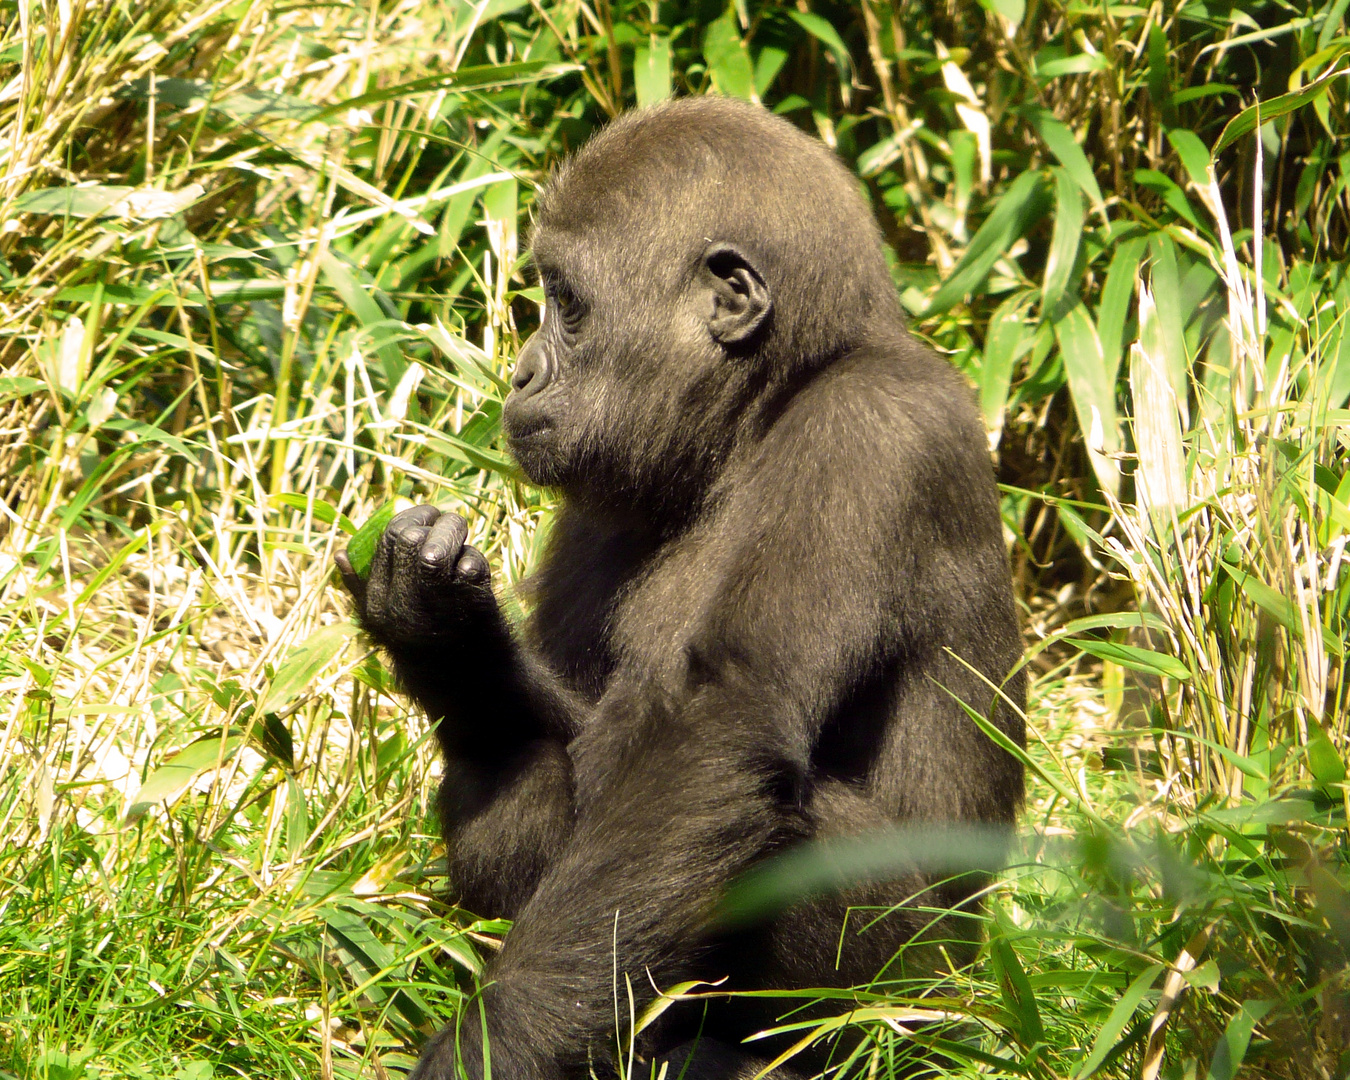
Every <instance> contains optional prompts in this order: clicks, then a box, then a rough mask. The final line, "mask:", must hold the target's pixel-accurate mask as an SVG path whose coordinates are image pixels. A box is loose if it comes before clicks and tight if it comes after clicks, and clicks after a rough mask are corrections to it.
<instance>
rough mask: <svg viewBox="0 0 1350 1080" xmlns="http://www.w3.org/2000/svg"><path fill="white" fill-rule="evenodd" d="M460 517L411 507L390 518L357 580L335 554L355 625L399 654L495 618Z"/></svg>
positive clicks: (484, 569)
mask: <svg viewBox="0 0 1350 1080" xmlns="http://www.w3.org/2000/svg"><path fill="white" fill-rule="evenodd" d="M468 533H469V528H468V525H466V524H465V522H464V519H463V518H462V517H460V516H459V515H458V514H448V513H447V514H443V513H441V511H439V510H437V509H436V508H435V507H434V506H414V507H412V508H410V509H408V510H404V511H402V512H400V513H398V514H396V515H395V516H394V519H393V520H392V521H391V522H390V523H389V527H388V528H386V529H385V530H384V534H383V535H382V536H381V537H380V539H379V542H378V543H377V544H376V545H375V555H374V558H372V559H371V562H370V573H369V575H368V576H367V577H365V578H362V577H361V576H360V575H359V574H358V573H357V572H356V570H355V568H354V567H353V566H352V562H351V559H350V558H348V556H347V552H346V551H341V552H339V553H338V555H337V560H336V561H337V567H338V572H339V573H341V574H342V583H343V584H344V585H345V586H346V587H347V591H348V592H350V593H351V594H352V598H353V599H354V600H355V602H356V616H357V619H358V620H359V621H360V623H361V626H362V627H363V628H364V629H365V630H366V632H367V633H369V634H370V636H371V637H373V638H374V639H375V640H376V641H377V642H379V644H381V645H383V646H385V647H386V648H388V649H390V650H392V651H395V652H397V651H398V650H400V649H408V648H412V649H416V648H418V647H420V646H429V645H437V644H441V643H448V642H452V641H453V640H454V639H455V638H457V637H459V636H461V635H463V634H464V633H465V631H467V630H469V629H470V628H471V627H472V626H473V625H474V624H475V623H478V624H480V625H481V620H483V619H485V618H486V619H492V618H496V617H498V613H497V601H496V598H495V597H494V596H493V595H492V584H491V581H490V576H489V571H488V564H487V559H485V558H484V557H483V554H482V552H480V551H478V550H477V549H475V548H472V547H469V546H468V545H467V544H465V543H464V540H465V537H467V536H468Z"/></svg>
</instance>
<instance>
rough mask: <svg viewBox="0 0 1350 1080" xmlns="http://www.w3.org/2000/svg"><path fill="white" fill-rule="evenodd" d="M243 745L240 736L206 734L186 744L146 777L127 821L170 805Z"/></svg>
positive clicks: (133, 802)
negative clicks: (201, 775)
mask: <svg viewBox="0 0 1350 1080" xmlns="http://www.w3.org/2000/svg"><path fill="white" fill-rule="evenodd" d="M243 745H244V737H243V736H242V735H229V736H226V737H225V738H224V739H222V738H221V737H220V736H219V735H208V736H207V737H206V738H204V739H198V740H197V741H196V742H193V743H189V744H188V745H187V746H185V747H183V749H182V750H179V751H178V753H176V754H174V755H173V756H172V757H170V758H169V759H168V760H166V761H165V762H164V764H163V765H161V766H160V767H159V768H158V769H156V770H155V771H154V772H152V773H151V774H150V775H149V776H147V777H146V778H145V783H143V784H142V785H141V789H140V791H138V792H136V796H135V798H133V799H132V800H131V806H130V807H129V808H128V810H127V814H126V817H127V820H128V821H135V820H136V819H138V818H140V817H141V816H142V815H143V814H144V813H145V812H146V811H147V810H149V809H150V807H152V806H154V805H156V804H157V803H162V802H168V803H171V802H173V801H174V800H175V799H177V798H178V796H180V795H181V794H183V792H184V791H186V790H187V787H188V785H189V784H191V783H192V781H193V778H194V777H196V775H197V774H198V773H199V772H201V771H203V770H204V769H210V768H216V767H218V766H219V765H223V764H225V762H227V761H229V760H230V759H231V758H232V757H234V755H235V754H236V753H237V752H238V751H239V748H240V747H241V746H243Z"/></svg>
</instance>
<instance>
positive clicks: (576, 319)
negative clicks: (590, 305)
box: [544, 277, 586, 334]
mask: <svg viewBox="0 0 1350 1080" xmlns="http://www.w3.org/2000/svg"><path fill="white" fill-rule="evenodd" d="M544 290H545V292H546V293H547V294H548V296H549V298H550V299H551V300H552V301H553V307H554V310H555V311H557V313H558V318H559V319H560V320H561V321H562V326H563V329H564V330H565V331H567V332H568V333H569V334H574V333H576V332H577V330H579V329H580V328H581V322H582V320H583V319H584V318H585V317H586V304H585V302H584V301H582V299H581V298H580V297H578V296H577V294H576V293H575V292H573V291H572V286H571V285H569V284H568V283H567V281H566V280H565V279H563V278H560V277H550V278H549V279H548V280H547V281H546V282H545V283H544Z"/></svg>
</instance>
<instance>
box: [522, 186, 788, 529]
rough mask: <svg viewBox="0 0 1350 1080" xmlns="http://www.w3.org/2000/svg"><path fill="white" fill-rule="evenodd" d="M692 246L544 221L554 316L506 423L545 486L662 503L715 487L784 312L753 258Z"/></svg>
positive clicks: (679, 232) (621, 230)
mask: <svg viewBox="0 0 1350 1080" xmlns="http://www.w3.org/2000/svg"><path fill="white" fill-rule="evenodd" d="M676 202H677V203H678V199H677V200H676ZM644 231H645V232H646V235H643V234H644ZM626 238H627V239H629V240H630V242H629V243H627V244H626V243H625V239H626ZM633 238H640V239H639V240H638V244H637V246H636V247H635V245H634V244H633V243H632V242H631V240H632V239H633ZM692 239H693V242H692V243H691V237H690V236H689V235H688V230H687V229H684V228H679V227H675V228H665V229H662V230H659V231H657V233H656V234H655V235H652V233H651V231H650V229H647V230H644V229H642V228H640V227H635V226H633V225H632V223H624V222H621V221H619V222H616V221H609V222H604V223H591V224H590V225H588V227H586V228H584V229H581V230H578V229H575V228H570V227H569V228H557V227H551V226H550V223H549V221H548V219H547V217H544V218H542V219H541V221H540V223H539V226H538V228H537V229H536V231H535V234H534V238H533V245H532V246H533V253H534V261H535V266H536V269H537V271H538V273H539V279H540V283H541V284H542V286H543V289H544V295H545V308H544V318H543V323H542V325H541V326H540V328H539V330H538V332H537V333H536V334H535V335H534V336H533V337H531V338H530V340H529V341H528V342H526V344H525V346H524V348H523V349H522V350H521V352H520V356H519V358H518V361H517V365H516V370H515V373H514V375H513V376H512V379H511V385H512V390H511V394H510V396H509V397H508V398H507V401H506V408H505V412H504V416H503V419H504V423H505V428H506V433H507V437H508V439H509V442H510V446H511V451H512V453H513V454H514V455H515V457H516V460H517V461H518V462H519V463H520V466H521V468H522V469H523V470H524V472H525V474H526V475H527V476H528V477H529V478H530V479H531V480H533V481H534V482H535V483H538V484H544V485H549V486H555V487H559V488H561V489H562V490H564V491H565V492H567V493H568V494H571V495H574V496H582V497H591V498H596V499H600V500H603V501H611V500H617V501H631V500H634V499H642V500H648V501H650V500H653V499H654V500H655V501H658V502H659V501H663V500H666V499H668V498H672V497H676V492H675V490H674V489H675V488H676V487H682V488H690V487H692V488H694V489H695V490H698V489H701V487H702V486H706V483H707V480H708V477H709V470H710V469H711V468H715V466H716V463H717V461H718V460H719V459H720V458H721V457H722V456H723V455H724V453H725V451H726V449H727V445H728V443H729V440H730V439H731V438H733V437H734V433H735V429H736V424H735V417H736V415H737V413H738V411H740V410H741V409H742V408H743V406H744V404H745V401H746V398H747V393H748V392H749V390H750V384H751V383H753V381H754V379H753V372H754V371H755V344H756V342H757V340H758V339H759V337H760V334H759V331H760V330H761V328H762V327H763V326H764V325H765V324H766V321H767V320H768V318H769V315H770V312H771V301H770V297H769V292H768V288H767V286H766V285H765V283H764V280H763V277H762V276H761V275H760V273H759V271H758V270H756V269H755V267H754V266H753V264H752V263H751V262H750V260H749V259H748V258H747V257H746V256H745V255H744V254H743V253H741V252H740V251H739V250H737V249H736V248H734V247H733V246H731V245H729V244H726V243H719V242H713V243H707V242H705V241H703V240H702V238H698V237H694V238H692ZM691 248H692V250H691Z"/></svg>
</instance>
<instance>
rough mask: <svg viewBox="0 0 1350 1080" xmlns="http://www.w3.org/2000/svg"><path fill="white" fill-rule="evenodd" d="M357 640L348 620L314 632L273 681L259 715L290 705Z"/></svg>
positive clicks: (288, 655) (295, 650) (353, 627)
mask: <svg viewBox="0 0 1350 1080" xmlns="http://www.w3.org/2000/svg"><path fill="white" fill-rule="evenodd" d="M355 636H356V627H355V626H353V625H352V624H351V623H350V622H347V621H346V620H344V621H342V622H337V623H333V624H332V625H331V626H322V627H320V628H319V629H318V630H316V631H314V633H312V634H311V635H310V636H309V637H308V638H306V639H305V641H304V643H303V644H300V645H297V646H296V647H295V648H293V649H292V650H291V651H290V652H289V653H287V654H286V659H285V660H283V661H282V664H281V667H280V668H278V669H277V673H276V674H275V675H274V676H273V677H272V685H271V686H270V687H268V690H267V693H266V694H265V695H264V696H263V698H262V699H261V700H260V701H259V702H258V711H259V712H262V713H268V712H276V711H277V710H278V709H281V708H284V707H285V706H287V705H289V704H290V703H291V702H292V701H293V700H294V699H295V698H297V697H299V696H300V695H301V693H303V692H304V691H305V690H306V689H307V688H308V687H309V685H310V683H312V682H313V681H314V678H315V676H317V675H318V674H319V672H321V671H322V670H323V669H324V668H326V667H327V666H328V665H329V664H330V663H332V661H333V659H334V658H335V657H336V656H337V655H338V653H340V652H341V651H342V650H343V648H344V647H345V646H346V644H347V642H348V641H350V640H351V639H352V638H353V637H355Z"/></svg>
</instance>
